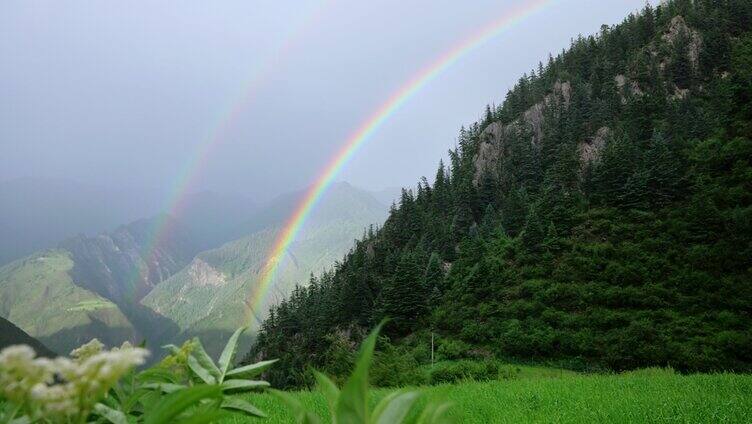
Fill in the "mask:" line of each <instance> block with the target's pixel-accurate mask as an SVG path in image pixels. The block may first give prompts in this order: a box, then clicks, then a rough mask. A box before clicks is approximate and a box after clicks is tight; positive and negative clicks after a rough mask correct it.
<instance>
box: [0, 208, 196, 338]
mask: <svg viewBox="0 0 752 424" xmlns="http://www.w3.org/2000/svg"><path fill="white" fill-rule="evenodd" d="M155 232H156V233H159V234H160V237H159V238H158V239H156V241H155V238H154V236H153V234H155ZM196 250H197V248H196V247H195V246H194V245H193V243H192V241H191V238H190V232H189V231H188V230H187V229H186V228H184V227H182V226H181V225H180V224H179V223H177V222H176V221H174V220H173V219H172V218H170V217H167V216H159V217H156V218H153V219H150V220H146V219H143V220H138V221H135V222H133V223H130V224H128V225H123V226H120V227H118V228H117V229H116V230H115V231H113V232H111V233H102V234H99V235H97V236H94V237H86V236H83V235H80V236H76V237H73V238H70V239H67V240H65V241H63V242H62V243H60V245H59V247H58V248H57V249H52V250H47V251H42V252H38V253H35V254H33V255H31V256H29V257H26V258H24V259H20V260H17V261H15V262H12V263H10V264H8V265H6V266H4V267H2V268H0V316H2V317H4V318H6V319H8V320H9V321H11V322H13V323H14V324H16V325H17V326H19V327H20V328H22V329H23V330H24V331H26V332H27V333H29V334H30V335H32V336H33V337H36V338H38V339H39V340H40V341H42V342H43V343H45V344H46V345H48V346H50V347H51V348H52V349H54V350H55V351H58V352H68V351H70V350H71V349H72V348H74V347H77V346H79V345H81V344H82V343H85V342H87V341H89V340H90V339H91V338H94V337H96V338H99V339H100V340H101V341H102V342H104V343H105V344H109V345H119V344H120V343H122V342H123V341H124V340H130V341H132V342H140V341H141V339H144V338H145V339H146V340H147V341H149V342H150V344H152V343H154V341H155V340H159V339H160V338H161V337H162V336H161V335H162V333H163V332H167V333H171V332H174V329H175V325H174V324H173V323H172V322H171V321H170V320H168V319H165V318H164V317H161V316H159V315H157V314H154V313H153V312H152V311H151V310H150V309H148V308H144V307H143V306H141V304H140V303H139V302H140V300H141V298H143V296H145V295H146V294H147V293H149V292H150V291H151V290H152V289H153V288H154V287H155V286H156V285H157V284H159V283H160V282H161V281H162V280H164V279H166V278H168V277H169V276H170V275H172V274H173V273H175V272H177V271H179V270H180V269H182V268H183V267H184V266H185V265H186V264H188V263H189V261H190V260H191V259H192V258H193V256H194V254H195V253H196Z"/></svg>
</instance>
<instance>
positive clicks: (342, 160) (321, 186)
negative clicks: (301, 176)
mask: <svg viewBox="0 0 752 424" xmlns="http://www.w3.org/2000/svg"><path fill="white" fill-rule="evenodd" d="M552 2H553V0H529V1H526V2H524V3H523V4H520V5H519V6H517V7H515V8H513V9H512V10H509V11H507V12H506V13H504V14H503V15H502V16H500V17H499V18H497V19H496V20H494V21H492V22H490V23H489V24H487V25H486V26H485V27H483V28H481V29H480V30H479V31H477V32H475V33H474V34H472V35H471V36H470V37H468V38H466V39H464V40H463V41H462V42H460V43H458V44H456V45H455V46H453V47H452V48H451V49H449V50H448V51H446V52H445V53H444V54H442V55H441V56H440V57H439V58H438V59H436V60H435V61H434V62H433V63H431V64H430V65H429V66H427V67H425V68H423V70H421V71H420V72H419V73H418V74H416V75H415V76H414V77H413V78H411V79H410V80H409V81H408V82H407V83H406V84H404V85H402V86H401V88H400V89H399V90H397V91H396V92H394V93H393V94H392V95H391V97H389V99H388V100H387V101H386V102H384V103H383V104H382V105H381V106H380V107H379V108H378V109H377V110H376V111H375V112H374V113H373V114H372V115H371V116H370V117H369V118H368V119H366V120H365V121H364V122H363V123H362V124H361V126H360V127H359V128H358V129H357V130H356V131H355V132H354V133H352V135H350V137H349V138H348V139H347V141H346V142H345V143H344V145H343V146H342V147H341V148H340V150H339V151H338V152H337V154H336V155H335V156H334V157H333V158H332V159H331V160H330V161H329V163H328V164H327V166H326V167H325V168H324V169H323V171H322V173H321V174H320V175H319V177H318V178H317V179H316V182H315V183H314V184H313V186H311V188H310V189H309V190H308V191H307V192H306V194H305V196H304V197H303V199H302V200H301V201H300V203H299V204H298V206H297V208H296V209H295V212H294V213H293V214H292V216H290V217H289V219H288V220H287V222H286V224H285V226H284V227H283V228H282V230H281V231H280V233H279V234H278V236H277V238H276V240H275V242H274V245H273V247H272V249H271V251H270V252H269V254H268V256H267V260H266V264H265V266H264V268H263V269H262V272H261V275H260V280H259V282H258V284H256V285H255V286H254V288H253V289H252V291H251V293H250V295H249V296H250V297H249V298H248V301H247V302H246V305H247V307H248V308H250V310H249V311H248V312H252V313H253V314H254V315H256V312H258V311H257V309H259V308H260V307H262V305H263V304H264V300H265V298H266V295H267V292H268V291H269V288H270V286H271V284H272V282H273V281H274V280H275V276H276V274H277V271H278V269H279V265H280V263H281V262H282V259H283V257H284V254H285V252H286V251H287V249H288V248H289V246H290V244H291V243H292V242H293V241H294V240H295V238H296V236H297V235H298V233H299V232H300V230H301V228H302V227H303V225H304V224H305V222H306V219H307V218H308V217H309V215H310V214H311V211H312V210H313V209H314V207H315V206H316V204H317V203H318V202H319V200H321V198H322V196H323V195H324V193H325V192H326V190H327V189H328V188H329V186H331V185H332V183H333V182H334V179H335V178H336V177H337V175H339V173H340V172H341V171H342V169H343V168H344V166H345V165H346V164H347V163H348V162H349V161H350V159H352V157H353V156H354V155H355V153H357V151H358V149H360V147H362V146H363V144H364V143H365V142H366V141H367V140H368V139H369V138H370V137H371V136H372V135H373V134H374V133H375V132H376V131H377V130H378V129H379V127H381V125H383V124H384V122H385V121H386V120H387V119H389V118H390V117H391V116H392V115H394V114H395V113H396V112H397V111H398V110H399V109H400V108H401V107H402V106H403V105H404V104H405V103H406V102H407V101H408V100H410V99H411V98H412V97H413V96H415V94H416V93H417V92H418V91H420V90H421V89H422V88H423V87H425V86H426V85H427V84H428V83H430V82H431V81H433V80H434V79H435V78H436V77H437V76H438V75H439V74H441V73H442V72H443V71H445V70H446V69H447V68H449V67H451V66H452V65H453V64H455V63H457V61H459V60H460V59H461V58H462V57H463V56H465V55H467V54H468V53H470V52H472V51H473V50H475V49H477V48H478V47H479V46H481V45H483V44H484V43H485V42H486V41H488V40H490V39H492V38H494V37H496V36H498V35H499V34H501V33H503V32H504V31H506V30H508V29H510V28H512V27H513V26H514V25H515V24H517V23H519V22H520V21H522V20H524V19H525V18H527V17H529V16H530V15H532V14H534V13H535V12H537V11H539V10H541V9H542V8H543V7H544V6H546V5H547V4H550V3H552ZM250 315H251V314H250V313H249V314H247V317H246V321H248V320H249V319H248V316H250ZM246 324H251V323H248V322H247V323H246Z"/></svg>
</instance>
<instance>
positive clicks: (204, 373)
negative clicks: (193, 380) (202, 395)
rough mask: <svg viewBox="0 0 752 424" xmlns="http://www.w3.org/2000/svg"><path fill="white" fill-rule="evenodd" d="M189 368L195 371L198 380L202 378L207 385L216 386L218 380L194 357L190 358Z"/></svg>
mask: <svg viewBox="0 0 752 424" xmlns="http://www.w3.org/2000/svg"><path fill="white" fill-rule="evenodd" d="M188 368H190V369H191V371H193V373H194V374H196V376H197V377H198V378H200V379H201V380H202V381H203V382H204V383H206V384H216V382H217V379H216V378H215V377H214V375H212V373H211V371H209V370H207V369H206V368H204V367H203V366H202V365H201V363H199V361H198V359H196V358H194V357H193V356H189V357H188Z"/></svg>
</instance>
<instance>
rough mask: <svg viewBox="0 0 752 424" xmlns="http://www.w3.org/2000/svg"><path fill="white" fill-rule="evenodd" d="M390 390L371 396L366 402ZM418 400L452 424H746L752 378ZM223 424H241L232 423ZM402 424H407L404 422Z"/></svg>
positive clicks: (287, 417) (661, 377)
mask: <svg viewBox="0 0 752 424" xmlns="http://www.w3.org/2000/svg"><path fill="white" fill-rule="evenodd" d="M394 390H395V389H381V390H376V391H374V393H373V394H374V396H373V397H372V398H371V399H370V404H371V405H372V406H373V405H375V404H376V403H377V402H378V401H379V400H380V399H382V398H384V397H385V396H387V395H388V394H390V393H392V392H394ZM424 390H425V392H424V393H425V394H424V396H423V397H422V398H421V399H420V400H419V401H418V402H419V404H421V405H426V404H428V403H430V402H433V401H437V400H439V401H449V402H451V403H452V407H451V408H450V409H449V412H448V415H449V417H451V418H454V420H455V421H454V422H457V423H478V424H485V423H500V424H501V423H510V424H511V423H525V422H531V423H532V422H556V423H573V424H574V423H583V422H592V423H596V422H601V423H603V422H609V423H636V422H660V421H671V422H687V423H710V422H738V423H741V422H746V421H747V420H748V418H749V410H750V409H752V398H750V396H749V393H750V390H752V377H750V376H748V375H734V374H712V375H687V376H683V375H679V374H676V373H674V372H672V371H671V370H663V369H646V370H639V371H635V372H628V373H625V374H611V375H588V374H577V375H571V376H566V377H561V378H548V377H542V378H541V377H532V378H518V379H513V380H505V381H485V382H474V381H465V382H461V383H458V384H452V385H440V386H435V387H431V388H425V389H424ZM293 395H294V396H295V397H296V398H297V399H298V400H299V401H300V402H301V403H302V404H303V405H304V406H305V407H307V409H309V410H313V411H315V412H316V414H317V415H318V416H319V417H320V418H321V419H322V422H327V421H326V419H327V417H328V412H327V400H326V398H325V396H324V395H323V394H322V393H321V392H306V391H303V392H295V393H293ZM244 398H246V399H249V400H250V401H251V402H253V404H254V405H256V406H258V407H259V408H260V409H262V410H263V411H265V412H266V413H267V414H268V415H269V418H268V419H267V420H265V421H264V422H265V423H269V424H276V423H290V422H294V421H293V416H292V414H291V412H290V411H289V410H288V409H287V408H286V407H285V405H284V404H282V403H281V401H280V400H279V399H278V398H277V397H275V396H272V395H270V394H253V395H247V396H245V397H244ZM223 422H227V423H241V422H248V420H245V419H243V418H242V417H234V418H231V419H227V420H225V421H223ZM408 422H409V421H408Z"/></svg>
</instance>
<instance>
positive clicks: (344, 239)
mask: <svg viewBox="0 0 752 424" xmlns="http://www.w3.org/2000/svg"><path fill="white" fill-rule="evenodd" d="M301 194H302V193H296V194H293V195H289V196H283V197H281V198H279V199H278V200H277V201H275V202H273V203H272V204H271V205H270V206H269V208H268V209H267V210H266V211H264V212H262V213H261V215H260V218H258V220H257V221H254V222H253V223H252V224H251V223H249V224H248V225H253V227H252V228H263V229H258V230H257V231H255V232H253V233H252V234H250V235H247V236H245V237H242V238H240V239H238V240H235V241H232V242H229V243H226V244H224V245H222V246H221V247H218V248H216V249H212V250H208V251H205V252H202V253H199V254H198V255H197V256H196V257H195V258H194V259H193V261H192V262H191V263H190V264H189V265H188V266H187V267H185V268H184V269H182V270H181V271H180V272H178V273H176V274H174V275H173V276H172V277H170V278H169V279H167V280H166V281H164V282H163V283H162V284H160V285H158V286H157V287H156V288H155V289H154V290H153V291H152V292H151V293H149V295H147V296H146V297H145V298H144V299H143V300H142V303H143V305H145V306H147V307H149V308H151V309H153V310H154V312H155V313H157V314H160V315H163V316H165V317H168V318H170V319H171V320H172V321H174V322H175V323H176V324H177V325H178V326H179V327H180V330H181V334H180V335H179V336H178V337H177V339H178V340H182V339H185V338H186V337H188V336H190V335H202V341H203V342H204V343H205V344H206V345H207V349H209V350H211V351H216V350H217V349H219V348H221V347H222V344H221V343H223V342H222V341H223V340H224V339H225V338H226V336H227V333H228V332H232V331H234V330H235V329H236V328H237V327H239V326H240V325H242V324H243V323H247V322H248V320H249V318H250V317H252V316H256V317H258V318H259V319H261V318H263V317H264V316H266V310H267V309H268V307H269V306H270V305H271V304H274V303H276V302H277V301H278V300H280V299H282V298H284V297H285V296H287V295H288V294H289V293H290V292H291V291H292V289H293V288H294V286H295V285H297V284H305V283H306V282H307V281H308V278H309V276H310V274H311V273H319V272H322V271H323V270H325V269H328V268H329V267H331V266H332V265H333V264H334V263H335V262H336V261H337V260H338V259H340V258H342V256H343V255H344V254H345V253H346V252H347V250H348V249H349V248H350V247H351V246H352V243H353V241H354V240H355V239H356V238H357V237H360V236H362V235H363V234H364V232H365V230H366V228H367V227H368V226H369V225H375V224H379V223H380V222H382V221H383V219H384V217H385V216H386V212H387V207H386V206H385V205H383V204H381V203H379V202H377V201H376V200H375V199H374V198H373V197H372V196H371V195H370V194H369V193H367V192H365V191H362V190H359V189H357V188H354V187H352V186H350V185H349V184H346V183H341V184H337V185H334V186H333V187H331V188H330V190H329V191H328V192H327V194H326V195H325V196H324V197H323V198H322V199H321V200H320V201H319V204H318V206H317V208H316V209H315V211H314V213H313V214H312V215H311V216H310V217H309V218H308V220H307V223H306V224H305V226H304V228H303V229H302V230H301V232H300V234H299V235H298V237H297V238H296V240H295V241H294V242H293V244H292V245H291V246H290V248H289V249H288V251H287V252H286V256H285V257H284V258H283V259H282V262H281V265H280V267H279V270H278V272H277V274H276V277H275V279H274V281H273V282H272V284H271V287H272V289H271V291H270V293H269V295H268V297H267V299H266V300H265V301H264V302H261V303H260V304H258V305H255V306H257V307H258V308H257V309H255V310H251V306H254V305H251V304H250V302H251V300H250V299H249V296H250V293H251V292H252V291H253V289H254V287H255V286H256V285H257V284H258V283H259V278H260V273H261V272H262V270H263V266H264V264H265V261H266V259H267V258H266V255H267V253H268V252H269V250H271V247H272V245H273V243H274V241H275V240H276V237H277V235H278V234H279V231H280V222H281V220H280V218H281V217H283V216H285V215H287V214H289V213H290V211H291V210H292V208H293V207H294V205H295V200H297V199H299V198H300V195H301ZM264 226H266V228H264Z"/></svg>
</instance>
